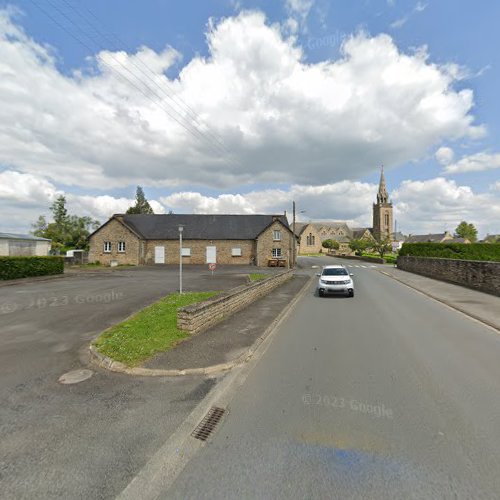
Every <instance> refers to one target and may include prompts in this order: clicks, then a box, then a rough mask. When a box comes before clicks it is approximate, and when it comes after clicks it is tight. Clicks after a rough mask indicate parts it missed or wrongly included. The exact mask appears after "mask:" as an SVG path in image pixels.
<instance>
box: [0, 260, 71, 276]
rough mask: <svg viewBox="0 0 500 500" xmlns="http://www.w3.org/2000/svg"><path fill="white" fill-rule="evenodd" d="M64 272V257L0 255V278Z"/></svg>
mask: <svg viewBox="0 0 500 500" xmlns="http://www.w3.org/2000/svg"><path fill="white" fill-rule="evenodd" d="M63 272H64V257H0V280H14V279H18V278H28V277H30V276H47V275H50V274H62V273H63Z"/></svg>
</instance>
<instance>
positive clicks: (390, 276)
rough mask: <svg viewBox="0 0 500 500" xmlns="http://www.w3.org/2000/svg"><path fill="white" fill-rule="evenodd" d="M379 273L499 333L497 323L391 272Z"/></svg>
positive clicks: (499, 329)
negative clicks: (407, 281)
mask: <svg viewBox="0 0 500 500" xmlns="http://www.w3.org/2000/svg"><path fill="white" fill-rule="evenodd" d="M379 273H380V274H384V275H385V276H388V277H389V278H392V279H393V280H394V281H397V282H399V283H402V284H403V285H406V286H407V287H408V288H411V289H412V290H415V291H417V292H419V293H421V294H422V295H425V296H426V297H429V298H430V299H433V300H436V301H437V302H440V303H441V304H444V305H445V306H448V307H450V308H451V309H454V310H455V311H458V312H461V313H462V314H464V315H465V316H468V317H469V318H472V319H473V320H475V321H478V322H479V323H482V324H483V325H486V326H489V327H490V328H493V329H494V330H495V331H496V332H497V333H500V328H499V327H498V325H495V324H494V323H491V322H489V321H488V320H486V319H484V318H481V317H480V316H477V315H475V314H472V313H470V312H469V311H466V310H465V309H462V308H461V307H459V306H457V305H455V304H453V303H451V302H448V301H447V300H444V299H441V298H439V297H437V296H436V295H432V294H431V293H428V292H424V291H423V290H421V289H420V288H417V287H415V286H413V285H410V284H408V283H406V282H405V281H403V280H400V279H399V278H396V276H394V275H393V274H389V273H387V272H385V271H379ZM457 286H459V285H457Z"/></svg>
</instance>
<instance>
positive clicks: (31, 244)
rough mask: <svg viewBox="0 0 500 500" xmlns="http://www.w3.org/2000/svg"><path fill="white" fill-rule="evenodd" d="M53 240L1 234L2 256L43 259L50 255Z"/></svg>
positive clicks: (26, 235) (24, 235) (27, 235)
mask: <svg viewBox="0 0 500 500" xmlns="http://www.w3.org/2000/svg"><path fill="white" fill-rule="evenodd" d="M50 244H51V240H48V239H46V238H38V237H37V236H32V235H31V234H13V233H0V256H2V257H24V256H28V257H29V256H36V257H43V256H46V255H49V251H50Z"/></svg>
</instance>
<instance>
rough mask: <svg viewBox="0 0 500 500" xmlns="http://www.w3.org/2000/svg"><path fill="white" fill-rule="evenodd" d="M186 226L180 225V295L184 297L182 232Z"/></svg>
mask: <svg viewBox="0 0 500 500" xmlns="http://www.w3.org/2000/svg"><path fill="white" fill-rule="evenodd" d="M183 230H184V226H183V225H182V224H179V294H180V295H182V231H183Z"/></svg>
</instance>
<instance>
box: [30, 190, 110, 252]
mask: <svg viewBox="0 0 500 500" xmlns="http://www.w3.org/2000/svg"><path fill="white" fill-rule="evenodd" d="M50 210H51V212H52V217H53V219H54V222H50V223H47V219H46V218H45V216H44V215H40V216H39V217H38V220H37V221H36V222H35V223H34V224H32V225H31V227H32V233H33V234H34V235H35V236H39V237H41V238H48V239H50V240H52V250H54V251H65V250H67V249H70V248H80V249H83V250H87V249H88V242H87V238H88V236H89V234H90V232H91V231H94V230H95V229H97V228H98V227H99V226H100V223H99V221H97V220H95V219H92V218H91V217H88V216H85V217H79V216H77V215H69V214H68V211H67V209H66V198H65V197H64V196H59V197H58V198H57V199H56V200H55V201H54V203H52V205H51V206H50Z"/></svg>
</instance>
